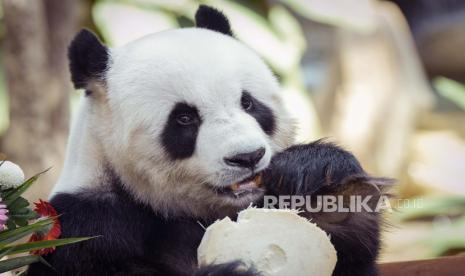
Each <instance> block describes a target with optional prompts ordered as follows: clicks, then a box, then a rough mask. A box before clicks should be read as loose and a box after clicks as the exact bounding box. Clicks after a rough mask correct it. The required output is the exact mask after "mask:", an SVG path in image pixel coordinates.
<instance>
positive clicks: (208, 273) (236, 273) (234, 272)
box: [193, 261, 261, 276]
mask: <svg viewBox="0 0 465 276" xmlns="http://www.w3.org/2000/svg"><path fill="white" fill-rule="evenodd" d="M223 275H228V276H259V275H261V274H260V273H259V272H257V271H256V270H255V269H254V268H253V267H246V266H245V265H244V264H243V263H242V262H240V261H235V262H229V263H224V264H215V265H207V266H203V267H200V268H199V269H198V270H197V271H196V272H195V273H194V275H193V276H223Z"/></svg>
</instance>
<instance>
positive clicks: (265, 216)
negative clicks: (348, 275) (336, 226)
mask: <svg viewBox="0 0 465 276" xmlns="http://www.w3.org/2000/svg"><path fill="white" fill-rule="evenodd" d="M197 253H198V262H199V264H200V265H206V264H220V263H226V262H230V261H235V260H242V261H243V262H244V263H245V264H247V265H251V264H253V265H254V267H255V268H256V269H257V270H258V271H259V272H261V273H263V274H264V275H266V276H281V275H282V276H288V275H293V276H300V275H302V276H308V275H313V276H330V275H332V272H333V270H334V267H335V266H336V261H337V255H336V250H335V249H334V246H333V245H332V243H331V242H330V240H329V237H328V236H327V235H326V233H325V232H324V231H323V230H322V229H321V228H319V227H318V226H317V225H316V224H314V223H311V222H310V221H308V220H307V219H305V218H303V217H300V216H299V215H298V214H297V211H294V210H271V209H257V208H248V209H246V210H243V211H241V212H240V213H239V216H238V218H237V222H233V221H231V220H230V219H229V217H226V218H224V219H222V220H220V221H217V222H215V223H213V224H212V225H210V226H209V227H208V228H207V230H206V232H205V235H204V237H203V239H202V241H201V243H200V246H199V248H198V250H197Z"/></svg>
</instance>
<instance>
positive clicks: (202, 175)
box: [28, 6, 379, 276]
mask: <svg viewBox="0 0 465 276" xmlns="http://www.w3.org/2000/svg"><path fill="white" fill-rule="evenodd" d="M195 20H196V27H194V28H183V29H176V30H169V31H164V32H160V33H156V34H152V35H148V36H146V37H143V38H141V39H138V40H136V41H134V42H131V43H129V44H127V45H125V46H122V47H119V48H114V49H109V48H107V47H106V46H104V45H102V44H101V42H100V41H99V40H98V39H97V37H96V36H95V35H94V34H93V33H91V32H89V31H87V30H82V31H81V32H79V33H78V34H77V35H76V37H75V38H74V40H73V41H72V42H71V45H70V47H69V61H70V71H71V76H72V82H73V83H74V86H75V87H76V88H78V89H84V90H85V93H83V96H82V99H81V102H80V106H79V110H78V113H77V115H76V116H75V119H74V122H73V125H72V129H71V133H70V138H69V142H68V149H67V156H66V160H65V164H64V169H63V171H62V174H61V176H60V179H59V181H58V183H57V184H56V186H55V188H54V190H53V192H52V195H51V199H50V202H51V204H52V205H53V206H54V207H55V208H56V210H57V211H58V213H59V214H60V217H59V219H60V222H61V231H62V235H61V237H62V238H66V237H82V236H95V237H96V238H94V239H91V240H88V241H84V242H81V243H77V244H73V245H68V246H63V247H58V248H56V250H55V251H54V252H53V253H52V254H48V255H46V256H44V257H45V260H46V261H47V262H48V263H49V264H50V265H51V267H53V268H50V267H49V266H47V265H44V264H42V263H37V264H33V265H31V266H30V267H29V270H28V275H31V276H34V275H87V276H90V275H259V273H260V272H259V271H256V270H254V268H253V267H245V266H244V265H243V263H242V262H241V260H237V261H236V262H232V263H225V264H216V265H213V264H211V265H207V266H203V267H198V265H197V261H196V253H197V252H196V250H197V247H198V245H199V243H200V240H201V238H202V236H203V234H204V227H205V226H208V225H209V224H211V223H212V222H214V221H215V220H217V219H220V218H223V217H225V216H230V217H234V216H235V215H236V214H237V212H238V211H239V210H241V209H243V208H246V207H247V206H249V205H250V204H251V203H254V204H257V205H259V206H260V204H263V202H262V199H263V196H264V194H265V193H266V194H270V195H280V194H309V195H315V194H317V193H322V194H323V193H341V194H343V193H346V192H347V191H349V192H350V193H352V192H353V191H354V190H356V191H361V192H366V191H369V193H376V191H374V192H371V190H370V189H369V188H366V185H363V184H364V183H365V184H367V183H368V184H369V183H370V182H373V179H371V178H369V177H368V176H367V175H366V174H365V173H364V171H363V169H362V168H361V166H360V164H359V163H358V162H357V160H356V159H355V158H354V157H353V155H351V154H350V153H349V152H347V151H345V150H343V149H341V148H339V147H337V146H335V145H332V144H330V143H326V142H322V141H317V142H314V143H310V144H306V145H305V144H303V145H294V146H293V143H294V124H293V121H292V118H291V117H290V116H289V115H288V114H287V112H286V111H285V109H284V108H283V103H282V100H281V98H280V94H279V85H278V83H277V81H276V79H275V77H274V76H273V74H272V72H271V71H270V69H269V68H268V67H267V66H266V65H265V63H264V62H263V61H262V60H261V59H260V58H259V57H258V56H257V54H256V53H254V52H253V51H252V50H251V49H249V48H248V47H246V46H244V45H243V44H242V43H240V42H239V41H238V40H237V39H235V38H234V36H233V32H232V30H231V27H230V25H229V22H228V19H227V18H226V17H225V16H224V15H223V14H222V13H221V12H220V11H218V10H216V9H214V8H211V7H208V6H200V7H199V9H198V11H197V13H196V16H195ZM262 174H263V179H264V182H265V186H264V187H261V186H259V184H260V183H259V181H258V180H257V179H260V177H257V175H262ZM346 176H354V177H355V178H353V177H352V178H351V180H350V181H345V180H344V179H346V178H345V177H346ZM357 177H358V178H357ZM277 179H279V181H277ZM354 183H355V184H354ZM233 184H234V189H233V188H232V187H233ZM354 185H355V187H360V188H355V189H354V188H353V187H354ZM345 186H347V187H349V186H350V189H344V188H341V187H345ZM368 186H369V185H368ZM237 191H240V193H237ZM302 215H304V216H307V217H308V218H311V219H314V220H315V221H316V222H317V223H318V224H319V226H320V227H322V228H323V229H324V230H326V231H327V232H328V233H329V234H330V235H331V236H332V237H333V240H332V241H333V243H334V245H335V247H336V250H337V251H338V259H339V261H338V263H337V266H336V270H335V272H334V274H335V275H374V274H376V268H375V260H376V256H377V252H378V247H379V237H378V232H379V229H378V224H379V219H378V215H377V214H354V215H344V217H343V218H340V217H338V216H331V215H326V214H309V213H305V212H304V213H302Z"/></svg>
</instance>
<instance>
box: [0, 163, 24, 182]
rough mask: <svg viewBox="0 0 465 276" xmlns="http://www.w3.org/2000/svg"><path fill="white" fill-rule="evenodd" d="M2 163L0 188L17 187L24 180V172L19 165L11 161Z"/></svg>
mask: <svg viewBox="0 0 465 276" xmlns="http://www.w3.org/2000/svg"><path fill="white" fill-rule="evenodd" d="M0 164H1V166H0V188H2V189H8V188H15V187H18V186H19V185H21V184H22V183H23V182H24V172H23V170H22V169H21V168H20V167H19V166H18V165H16V164H15V163H13V162H10V161H4V162H3V161H0Z"/></svg>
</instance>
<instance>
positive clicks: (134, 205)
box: [28, 180, 229, 276]
mask: <svg viewBox="0 0 465 276" xmlns="http://www.w3.org/2000/svg"><path fill="white" fill-rule="evenodd" d="M112 182H114V183H113V184H108V183H107V185H105V186H106V188H105V187H104V186H102V187H100V188H93V189H88V190H83V191H81V192H79V193H76V194H59V195H56V196H54V197H53V199H52V200H51V204H52V205H53V206H54V207H55V208H56V209H57V211H58V213H59V214H61V216H60V222H61V227H62V236H61V237H62V238H67V237H83V236H98V237H96V238H94V239H91V240H89V241H85V242H82V243H78V244H73V245H69V246H63V247H58V248H57V250H56V251H55V252H54V253H53V254H49V255H47V256H45V259H46V260H47V261H48V262H49V263H50V264H51V265H52V266H53V267H54V269H55V272H54V271H53V270H51V269H50V268H48V267H47V266H45V265H43V264H40V263H38V264H34V265H31V266H30V268H29V272H28V275H32V276H34V275H87V276H90V275H192V274H193V273H194V272H195V271H196V270H197V268H196V267H197V261H196V254H197V247H198V245H199V243H200V240H201V238H202V236H203V234H204V229H203V228H202V227H201V226H200V224H199V223H198V221H200V222H201V223H202V224H203V225H208V224H209V222H208V221H202V220H201V219H196V218H177V219H164V218H162V217H161V216H158V215H157V214H156V213H154V212H153V211H152V209H151V208H150V207H148V206H145V205H142V204H140V203H138V202H136V201H135V200H134V199H133V198H132V197H131V196H130V195H129V194H128V193H127V192H126V191H124V189H123V188H122V186H121V184H120V183H119V182H118V181H117V180H116V181H115V180H113V181H112ZM205 269H207V268H205ZM205 269H204V270H202V271H205ZM228 271H229V270H228ZM200 275H201V274H200Z"/></svg>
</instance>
